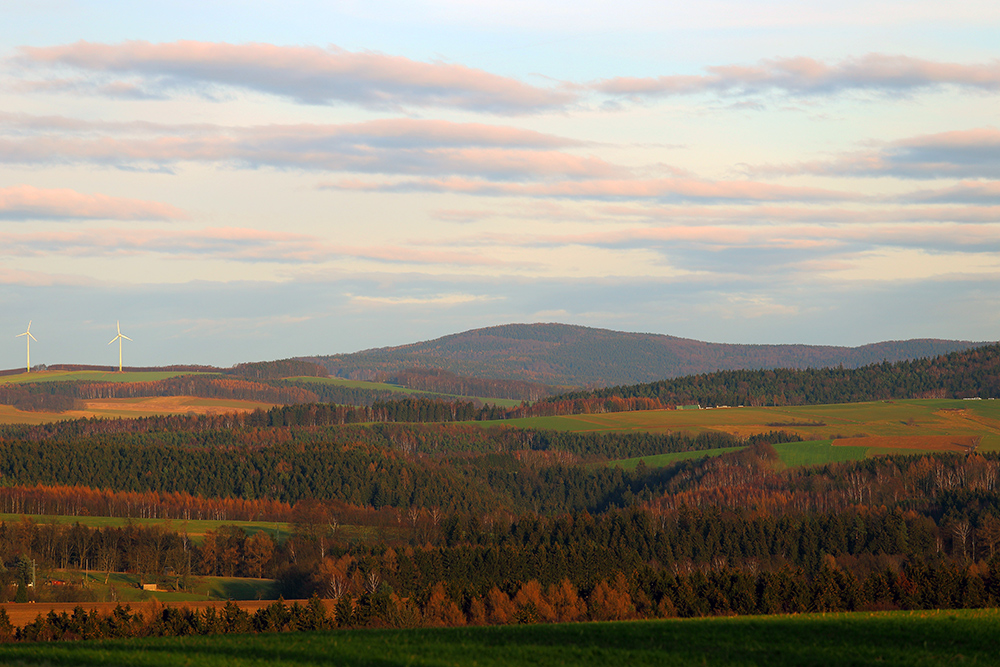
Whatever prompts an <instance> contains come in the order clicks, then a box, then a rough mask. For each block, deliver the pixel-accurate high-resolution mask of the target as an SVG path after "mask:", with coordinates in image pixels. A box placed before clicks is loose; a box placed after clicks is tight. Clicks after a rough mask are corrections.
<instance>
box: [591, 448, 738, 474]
mask: <svg viewBox="0 0 1000 667" xmlns="http://www.w3.org/2000/svg"><path fill="white" fill-rule="evenodd" d="M741 449H743V447H720V448H719V449H703V450H701V451H697V452H671V453H669V454H654V455H652V456H638V457H635V458H631V459H618V460H616V461H608V463H607V465H608V466H618V467H619V468H621V469H623V470H635V469H636V467H637V466H638V465H639V461H642V462H643V463H644V464H645V465H646V467H647V468H666V467H667V466H672V465H673V464H675V463H678V462H680V461H690V460H693V459H700V458H706V457H712V456H722V455H723V454H729V453H730V452H738V451H740V450H741Z"/></svg>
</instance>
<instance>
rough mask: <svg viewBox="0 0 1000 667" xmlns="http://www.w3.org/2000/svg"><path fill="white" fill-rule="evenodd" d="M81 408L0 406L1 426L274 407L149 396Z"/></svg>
mask: <svg viewBox="0 0 1000 667" xmlns="http://www.w3.org/2000/svg"><path fill="white" fill-rule="evenodd" d="M82 403H83V409H81V410H67V411H66V412H59V413H55V412H22V411H21V410H18V409H16V408H14V407H13V406H10V405H0V424H44V423H46V422H53V421H63V420H68V419H84V418H91V417H111V418H114V417H125V418H130V417H148V416H152V415H178V414H180V415H184V414H198V415H217V414H224V413H227V412H252V411H254V410H256V409H258V408H260V409H261V410H269V409H270V408H273V407H274V405H273V404H271V403H260V402H257V401H240V400H236V399H230V398H199V397H197V396H152V397H148V398H108V399H98V400H90V401H82Z"/></svg>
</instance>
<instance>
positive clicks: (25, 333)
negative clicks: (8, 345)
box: [14, 331, 28, 338]
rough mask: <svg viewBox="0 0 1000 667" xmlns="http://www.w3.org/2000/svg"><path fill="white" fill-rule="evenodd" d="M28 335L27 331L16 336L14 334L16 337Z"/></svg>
mask: <svg viewBox="0 0 1000 667" xmlns="http://www.w3.org/2000/svg"><path fill="white" fill-rule="evenodd" d="M27 335H28V332H27V331H25V332H24V333H23V334H17V335H16V336H14V338H20V337H21V336H27Z"/></svg>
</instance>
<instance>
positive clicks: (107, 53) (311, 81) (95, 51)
mask: <svg viewBox="0 0 1000 667" xmlns="http://www.w3.org/2000/svg"><path fill="white" fill-rule="evenodd" d="M18 61H19V62H20V63H21V64H22V65H26V66H34V67H58V68H70V69H73V70H77V71H83V72H85V73H88V74H91V75H102V76H108V77H117V76H132V77H139V79H140V81H139V84H140V86H139V87H140V88H141V91H142V92H143V94H162V93H163V92H165V91H172V90H175V89H179V88H190V87H191V86H194V85H198V86H206V85H207V86H228V87H235V88H244V89H249V90H255V91H259V92H263V93H268V94H273V95H279V96H282V97H287V98H290V99H293V100H295V101H297V102H301V103H305V104H333V103H348V104H357V105H361V106H365V107H370V108H383V109H384V108H390V109H392V108H405V107H453V108H459V109H466V110H471V111H479V112H491V113H501V114H521V113H534V112H538V111H544V110H551V109H561V108H563V107H565V106H566V105H568V104H570V103H572V102H573V101H574V95H573V94H571V93H569V92H567V91H565V90H553V89H547V88H539V87H537V86H532V85H529V84H526V83H524V82H521V81H518V80H516V79H512V78H509V77H504V76H499V75H496V74H491V73H489V72H484V71H482V70H478V69H473V68H470V67H465V66H463V65H456V64H451V63H443V62H431V63H425V62H418V61H415V60H410V59H408V58H404V57H401V56H391V55H387V54H383V53H377V52H372V51H358V52H351V51H346V50H344V49H341V48H338V47H336V46H330V47H329V48H326V49H323V48H319V47H290V46H276V45H273V44H226V43H213V42H197V41H178V42H173V43H169V44H153V43H150V42H145V41H129V42H122V43H120V44H97V43H91V42H85V41H80V42H76V43H75V44H67V45H63V46H51V47H22V48H21V49H20V57H19V58H18ZM98 85H100V86H107V85H115V86H119V87H120V89H122V90H126V91H127V92H128V93H129V94H133V95H134V94H136V92H135V82H119V81H114V82H111V84H109V83H108V82H104V81H101V82H100V83H99V84H98ZM98 85H95V89H96V88H98ZM95 92H100V91H99V90H95ZM112 92H113V89H112Z"/></svg>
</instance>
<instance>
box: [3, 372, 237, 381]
mask: <svg viewBox="0 0 1000 667" xmlns="http://www.w3.org/2000/svg"><path fill="white" fill-rule="evenodd" d="M182 375H218V373H197V372H191V371H136V372H133V371H125V372H124V373H117V372H108V371H33V372H31V373H21V374H20V375H4V376H0V383H5V382H10V383H14V384H23V383H25V382H73V381H76V382H153V381H156V380H166V379H167V378H173V377H180V376H182Z"/></svg>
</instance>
